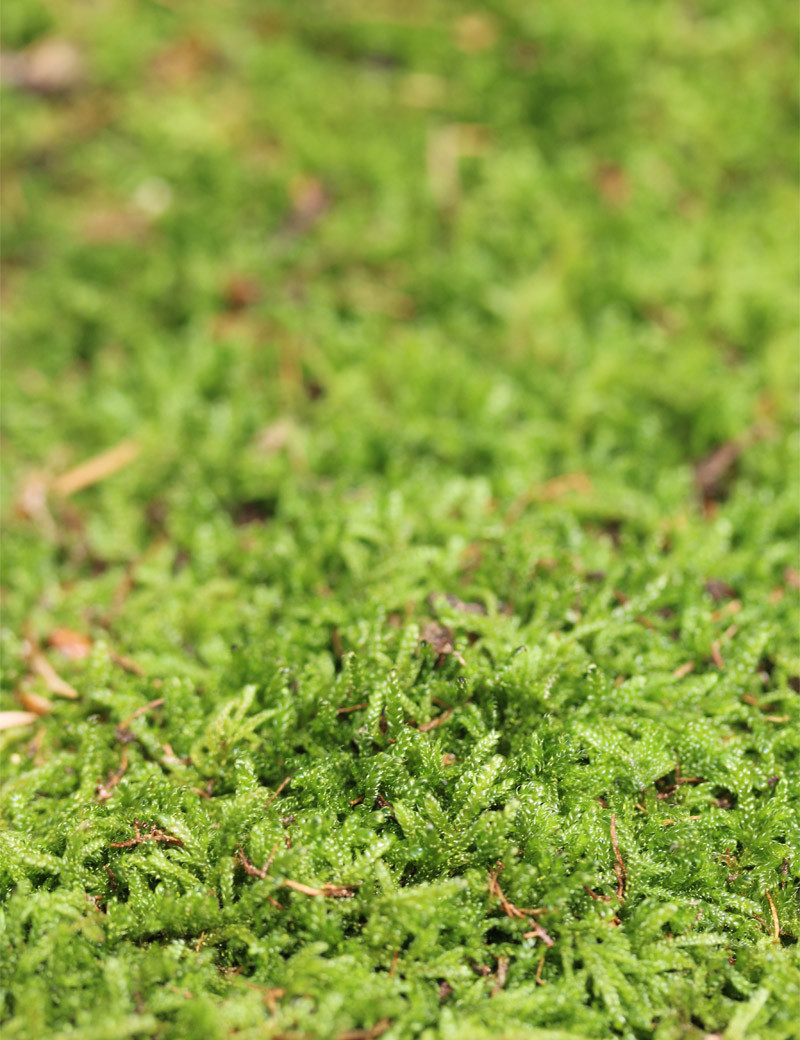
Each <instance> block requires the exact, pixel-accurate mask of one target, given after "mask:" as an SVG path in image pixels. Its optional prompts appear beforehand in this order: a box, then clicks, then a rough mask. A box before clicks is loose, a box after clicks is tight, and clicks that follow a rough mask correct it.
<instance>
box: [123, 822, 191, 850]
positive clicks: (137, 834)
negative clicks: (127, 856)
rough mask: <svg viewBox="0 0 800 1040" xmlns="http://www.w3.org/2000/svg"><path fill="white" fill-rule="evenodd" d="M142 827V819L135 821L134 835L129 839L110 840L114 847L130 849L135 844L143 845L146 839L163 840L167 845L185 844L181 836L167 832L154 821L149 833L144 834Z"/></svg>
mask: <svg viewBox="0 0 800 1040" xmlns="http://www.w3.org/2000/svg"><path fill="white" fill-rule="evenodd" d="M142 827H144V824H143V823H142V822H141V820H134V821H133V831H134V836H133V837H132V838H128V840H127V841H112V842H109V844H110V846H111V848H112V849H130V848H133V846H134V845H143V844H144V843H145V842H146V841H154V842H163V843H164V844H165V845H180V846H181V847H182V846H183V842H182V841H181V839H180V838H176V837H175V835H174V834H167V833H166V832H165V831H162V830H161V829H160V828H159V827H156V825H155V824H154V823H153V824H151V825H150V830H149V831H148V832H147V834H142V830H141V829H142Z"/></svg>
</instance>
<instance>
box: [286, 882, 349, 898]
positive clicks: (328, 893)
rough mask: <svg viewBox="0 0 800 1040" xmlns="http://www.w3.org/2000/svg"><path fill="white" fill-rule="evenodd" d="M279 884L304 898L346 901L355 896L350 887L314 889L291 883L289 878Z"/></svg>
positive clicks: (327, 886)
mask: <svg viewBox="0 0 800 1040" xmlns="http://www.w3.org/2000/svg"><path fill="white" fill-rule="evenodd" d="M281 884H282V885H283V886H284V888H291V889H293V890H294V891H295V892H301V893H302V894H303V895H304V896H324V897H325V898H328V899H347V898H349V897H350V896H354V895H355V894H356V890H355V888H353V886H352V885H322V887H321V888H314V887H313V886H312V885H305V884H303V882H302V881H292V880H291V878H284V880H283V881H282V882H281Z"/></svg>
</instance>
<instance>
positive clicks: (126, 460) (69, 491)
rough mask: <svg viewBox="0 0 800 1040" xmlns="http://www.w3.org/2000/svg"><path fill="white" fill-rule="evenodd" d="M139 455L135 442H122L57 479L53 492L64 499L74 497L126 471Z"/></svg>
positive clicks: (54, 482)
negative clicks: (78, 492) (107, 478)
mask: <svg viewBox="0 0 800 1040" xmlns="http://www.w3.org/2000/svg"><path fill="white" fill-rule="evenodd" d="M138 454H139V445H138V444H137V443H136V442H135V441H131V440H128V441H122V442H121V443H120V444H117V445H115V446H114V447H113V448H109V449H108V451H104V452H101V453H100V454H99V455H94V456H93V457H92V458H90V459H87V460H86V461H85V462H82V463H81V464H80V465H79V466H75V467H74V468H73V469H70V470H67V472H66V473H62V474H61V476H60V477H56V479H55V480H54V481H53V485H52V486H53V491H55V493H56V494H57V495H61V496H63V497H64V498H67V497H68V496H69V495H74V494H75V492H76V491H82V490H83V489H84V488H87V487H91V486H92V485H93V484H98V483H99V482H100V481H101V480H105V479H106V477H110V476H113V474H114V473H117V472H118V471H119V470H121V469H124V468H125V466H127V465H129V464H130V463H131V462H133V460H134V459H135V458H136V456H137V455H138Z"/></svg>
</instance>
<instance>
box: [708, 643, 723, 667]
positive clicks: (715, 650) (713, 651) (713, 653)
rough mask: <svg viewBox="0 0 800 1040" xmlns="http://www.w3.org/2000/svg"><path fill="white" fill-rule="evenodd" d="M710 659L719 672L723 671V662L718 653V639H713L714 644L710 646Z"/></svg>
mask: <svg viewBox="0 0 800 1040" xmlns="http://www.w3.org/2000/svg"><path fill="white" fill-rule="evenodd" d="M711 659H712V660H713V662H714V664H715V665H716V666H717V668H719V670H720V671H722V670H723V669H724V667H725V661H724V660H723V657H722V654H721V653H720V649H719V640H718V639H715V640H714V642H713V643H712V644H711Z"/></svg>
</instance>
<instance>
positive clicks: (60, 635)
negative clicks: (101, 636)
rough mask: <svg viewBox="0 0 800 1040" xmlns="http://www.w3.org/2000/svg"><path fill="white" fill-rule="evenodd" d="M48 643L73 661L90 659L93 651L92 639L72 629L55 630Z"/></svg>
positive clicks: (48, 638)
mask: <svg viewBox="0 0 800 1040" xmlns="http://www.w3.org/2000/svg"><path fill="white" fill-rule="evenodd" d="M47 642H48V643H49V644H50V646H52V647H53V648H54V649H55V650H58V652H59V653H61V654H63V655H64V657H67V658H69V659H70V660H71V661H80V660H81V658H83V657H88V656H89V653H90V651H91V649H92V641H91V639H90V638H89V637H88V636H86V635H84V634H83V633H82V632H76V631H74V629H71V628H54V629H53V631H52V632H51V633H50V635H49V636H48V637H47Z"/></svg>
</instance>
